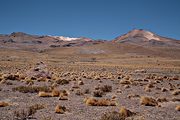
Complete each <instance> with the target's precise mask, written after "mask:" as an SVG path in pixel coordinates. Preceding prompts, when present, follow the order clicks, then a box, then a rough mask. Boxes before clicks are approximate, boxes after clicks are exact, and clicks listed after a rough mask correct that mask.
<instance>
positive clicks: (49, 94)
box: [38, 91, 52, 97]
mask: <svg viewBox="0 0 180 120" xmlns="http://www.w3.org/2000/svg"><path fill="white" fill-rule="evenodd" d="M38 96H39V97H52V94H51V93H48V92H44V91H40V92H39V94H38Z"/></svg>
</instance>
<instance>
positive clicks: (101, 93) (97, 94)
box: [93, 90, 104, 97]
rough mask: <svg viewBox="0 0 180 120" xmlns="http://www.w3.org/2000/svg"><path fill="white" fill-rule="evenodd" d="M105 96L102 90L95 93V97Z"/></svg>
mask: <svg viewBox="0 0 180 120" xmlns="http://www.w3.org/2000/svg"><path fill="white" fill-rule="evenodd" d="M103 94H104V93H103V92H102V91H100V90H96V91H94V92H93V96H94V97H102V96H103Z"/></svg>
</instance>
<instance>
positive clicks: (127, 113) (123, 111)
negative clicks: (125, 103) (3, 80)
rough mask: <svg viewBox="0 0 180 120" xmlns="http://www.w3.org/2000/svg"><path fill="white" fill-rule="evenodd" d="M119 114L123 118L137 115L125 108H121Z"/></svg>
mask: <svg viewBox="0 0 180 120" xmlns="http://www.w3.org/2000/svg"><path fill="white" fill-rule="evenodd" d="M119 113H120V115H121V116H123V117H130V116H132V115H135V113H134V112H131V111H130V110H128V109H126V108H125V107H121V108H120V111H119Z"/></svg>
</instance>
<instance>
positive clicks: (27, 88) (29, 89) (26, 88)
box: [12, 86, 51, 93]
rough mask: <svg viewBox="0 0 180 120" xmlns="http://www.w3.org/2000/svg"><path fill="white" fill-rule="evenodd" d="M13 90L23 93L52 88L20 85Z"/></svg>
mask: <svg viewBox="0 0 180 120" xmlns="http://www.w3.org/2000/svg"><path fill="white" fill-rule="evenodd" d="M12 90H13V91H19V92H22V93H38V92H40V91H44V92H50V91H51V89H50V87H48V86H19V87H15V88H12Z"/></svg>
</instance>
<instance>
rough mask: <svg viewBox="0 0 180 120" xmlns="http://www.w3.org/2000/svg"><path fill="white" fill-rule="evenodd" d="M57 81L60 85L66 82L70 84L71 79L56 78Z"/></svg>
mask: <svg viewBox="0 0 180 120" xmlns="http://www.w3.org/2000/svg"><path fill="white" fill-rule="evenodd" d="M56 83H57V84H59V85H65V84H69V81H68V80H65V79H62V80H61V79H59V80H56Z"/></svg>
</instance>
